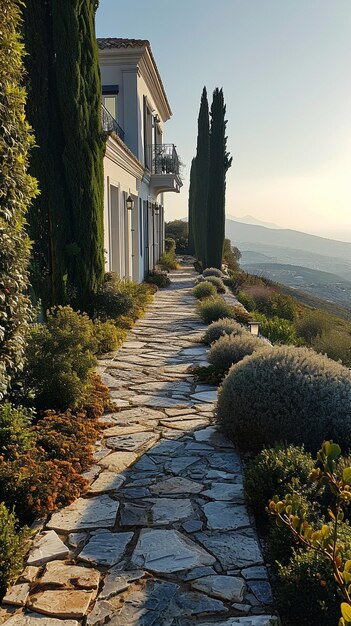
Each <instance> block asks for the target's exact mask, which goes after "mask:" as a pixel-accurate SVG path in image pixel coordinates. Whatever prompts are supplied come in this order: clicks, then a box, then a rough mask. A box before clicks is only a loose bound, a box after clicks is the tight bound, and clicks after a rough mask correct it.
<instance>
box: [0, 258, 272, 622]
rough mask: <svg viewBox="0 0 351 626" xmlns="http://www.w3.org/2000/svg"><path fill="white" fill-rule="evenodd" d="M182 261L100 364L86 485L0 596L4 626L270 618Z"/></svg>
mask: <svg viewBox="0 0 351 626" xmlns="http://www.w3.org/2000/svg"><path fill="white" fill-rule="evenodd" d="M194 278H195V273H194V271H193V270H192V269H191V268H189V267H184V268H183V269H181V270H179V271H177V272H174V273H173V274H172V275H171V279H172V285H171V287H170V288H168V289H167V290H163V291H159V292H158V293H157V294H156V296H155V299H154V302H153V303H152V304H151V306H150V307H149V309H148V312H147V314H146V315H145V317H144V318H143V319H141V320H139V321H138V322H137V324H136V326H135V327H134V329H133V330H132V332H131V333H130V335H129V337H128V340H127V341H126V342H125V343H124V345H123V347H122V348H121V349H120V350H119V351H118V352H116V353H114V354H113V355H111V358H108V359H106V360H104V361H102V362H101V363H100V368H99V369H100V372H101V373H102V376H103V379H104V382H105V383H106V384H107V385H108V386H109V387H110V390H111V394H112V397H113V399H114V401H115V403H116V405H117V407H118V411H116V412H114V413H111V414H108V415H105V416H104V417H103V418H102V419H101V421H102V422H103V423H104V425H105V426H106V429H105V430H104V432H103V439H102V440H101V441H100V442H98V443H97V445H96V452H95V461H96V464H95V465H94V466H93V467H92V468H91V469H90V470H89V472H87V473H86V476H87V478H88V479H89V481H90V483H91V484H90V489H89V492H88V493H87V494H86V495H85V496H84V497H82V498H79V499H78V500H76V501H75V502H74V503H73V504H72V505H70V506H68V507H66V508H64V509H62V510H60V511H58V512H56V513H54V514H53V515H52V516H51V518H50V519H49V521H48V522H47V524H46V526H45V527H44V528H43V529H42V530H41V532H40V533H39V534H38V535H37V537H36V540H35V542H34V545H33V547H32V549H31V552H30V555H29V559H28V565H27V568H26V570H25V571H24V573H23V575H22V577H21V578H20V580H19V581H18V583H17V584H16V585H15V586H14V587H12V589H11V590H10V591H9V592H8V595H7V596H6V598H5V600H4V604H3V609H1V615H0V622H1V623H6V624H7V626H62V624H66V625H67V626H78V624H87V626H99V625H101V624H109V625H110V626H191V625H194V624H197V625H198V626H200V625H201V626H212V625H216V626H237V625H240V624H242V625H243V626H244V625H245V626H273V625H277V624H278V620H277V618H276V617H274V616H272V615H271V614H270V609H269V605H270V603H271V601H272V597H271V589H270V585H269V582H268V577H267V571H266V568H265V566H264V563H263V559H262V554H261V550H260V546H259V543H258V540H257V536H256V533H255V530H254V526H253V524H252V520H250V517H249V515H248V512H247V510H246V508H245V505H244V497H243V478H242V469H241V463H240V458H239V456H238V454H237V453H236V452H235V450H234V449H233V447H232V445H231V443H230V442H229V441H228V440H227V439H226V438H225V437H224V436H223V435H221V434H220V433H219V432H217V430H216V429H215V427H214V425H213V424H212V415H213V408H214V404H213V403H214V402H215V400H216V388H215V387H210V386H208V385H202V384H196V383H195V382H194V379H193V378H192V376H191V375H190V374H189V367H190V366H192V365H194V364H196V363H197V364H206V347H205V346H203V345H202V344H199V343H198V341H199V339H200V338H201V336H202V334H203V332H204V328H205V327H204V326H203V325H202V323H201V322H200V321H199V318H198V317H197V315H196V313H195V300H194V298H193V296H192V294H191V287H192V286H193V281H194Z"/></svg>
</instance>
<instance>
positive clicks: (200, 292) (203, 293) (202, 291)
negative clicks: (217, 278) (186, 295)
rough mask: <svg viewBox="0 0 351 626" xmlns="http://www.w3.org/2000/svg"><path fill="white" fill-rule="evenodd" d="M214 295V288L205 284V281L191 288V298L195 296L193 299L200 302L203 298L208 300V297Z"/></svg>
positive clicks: (209, 284)
mask: <svg viewBox="0 0 351 626" xmlns="http://www.w3.org/2000/svg"><path fill="white" fill-rule="evenodd" d="M216 293H217V290H216V287H214V286H213V285H211V283H209V282H207V280H205V281H204V282H203V283H199V284H198V285H195V287H193V296H195V298H197V299H198V300H202V299H203V298H209V297H210V296H215V295H216Z"/></svg>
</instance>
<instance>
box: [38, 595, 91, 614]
mask: <svg viewBox="0 0 351 626" xmlns="http://www.w3.org/2000/svg"><path fill="white" fill-rule="evenodd" d="M92 598H93V593H92V591H76V590H72V589H67V590H65V591H62V590H61V589H54V590H47V591H39V592H37V593H36V594H35V595H33V596H31V597H30V599H29V602H28V606H29V607H30V608H31V609H34V610H35V611H37V612H38V613H43V614H44V615H49V616H53V617H63V618H66V619H70V618H77V619H79V618H81V617H84V615H85V614H86V612H87V610H88V607H89V604H90V602H91V600H92Z"/></svg>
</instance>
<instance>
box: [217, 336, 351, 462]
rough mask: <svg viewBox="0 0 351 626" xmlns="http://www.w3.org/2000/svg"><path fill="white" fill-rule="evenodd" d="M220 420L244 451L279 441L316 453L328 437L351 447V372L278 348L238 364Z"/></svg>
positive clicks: (221, 402)
mask: <svg viewBox="0 0 351 626" xmlns="http://www.w3.org/2000/svg"><path fill="white" fill-rule="evenodd" d="M216 415H217V420H218V422H219V423H220V424H221V426H222V428H223V430H224V431H225V432H226V433H227V435H228V436H229V437H230V438H231V439H232V440H233V441H235V442H236V444H237V445H238V446H239V448H240V449H242V450H254V451H256V450H257V451H258V450H260V449H262V448H263V447H264V446H265V445H267V446H269V445H272V444H274V443H275V442H285V443H288V444H289V443H292V444H295V445H301V444H304V445H305V447H306V449H307V450H310V451H311V452H316V451H317V450H318V449H319V448H320V446H321V443H322V442H323V441H324V440H326V439H332V440H333V441H336V442H338V443H339V444H340V445H341V446H342V448H343V449H344V450H345V449H348V448H350V446H351V372H350V370H349V369H347V368H346V367H344V366H343V365H341V364H340V363H336V362H334V361H332V360H331V359H328V358H327V357H326V356H323V355H321V354H317V353H316V352H314V351H313V350H311V349H309V348H297V347H294V346H279V347H278V346H276V347H274V348H271V349H267V350H260V351H259V352H256V353H255V354H252V355H251V356H248V357H246V358H245V359H244V360H243V361H242V362H241V363H238V364H236V365H234V366H233V367H232V368H231V370H230V372H229V374H228V376H227V377H226V378H225V380H224V382H223V386H222V388H221V390H220V393H219V399H218V404H217V413H216Z"/></svg>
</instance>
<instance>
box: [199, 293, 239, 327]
mask: <svg viewBox="0 0 351 626" xmlns="http://www.w3.org/2000/svg"><path fill="white" fill-rule="evenodd" d="M197 312H198V314H199V316H200V317H201V319H202V320H203V321H204V322H205V324H211V322H215V321H217V320H219V319H221V318H223V317H231V318H234V311H233V307H232V306H231V305H230V304H228V303H227V302H226V301H225V300H224V299H223V298H221V297H220V296H214V297H212V298H207V299H206V300H202V301H201V302H199V303H198V305H197Z"/></svg>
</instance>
